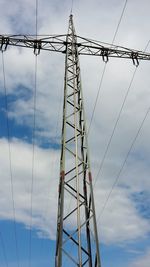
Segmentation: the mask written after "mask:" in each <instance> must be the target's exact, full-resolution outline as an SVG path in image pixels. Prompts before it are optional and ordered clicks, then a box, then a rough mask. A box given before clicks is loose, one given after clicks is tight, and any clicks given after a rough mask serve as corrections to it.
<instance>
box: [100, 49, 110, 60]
mask: <svg viewBox="0 0 150 267" xmlns="http://www.w3.org/2000/svg"><path fill="white" fill-rule="evenodd" d="M101 56H102V59H103V61H104V62H105V63H107V62H108V60H109V58H108V49H106V48H102V50H101Z"/></svg>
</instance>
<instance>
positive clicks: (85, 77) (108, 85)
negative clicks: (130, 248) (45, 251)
mask: <svg viewBox="0 0 150 267" xmlns="http://www.w3.org/2000/svg"><path fill="white" fill-rule="evenodd" d="M110 2H111V3H110ZM123 4H124V1H120V0H113V1H96V0H95V1H90V0H86V1H85V0H84V1H78V0H77V1H74V21H75V26H76V30H77V34H79V35H83V36H87V37H90V38H95V39H98V40H101V41H107V42H110V43H111V41H112V37H113V34H114V32H115V29H116V26H117V23H118V18H119V16H120V13H121V11H122V7H123ZM70 6H71V1H68V0H66V1H63V4H62V1H61V2H60V1H39V12H38V32H39V33H41V34H52V33H66V32H67V27H68V15H69V12H70ZM149 8H150V3H149V1H148V0H146V1H144V4H143V3H142V2H141V1H139V0H138V1H128V4H127V8H126V11H125V14H124V17H123V20H122V22H121V25H120V28H119V32H118V34H117V37H116V41H115V43H117V44H120V45H123V46H127V47H135V48H137V49H140V50H143V49H144V47H145V46H146V44H147V41H148V40H149V36H148V34H147V33H148V32H149ZM143 18H144V19H143ZM0 33H5V34H6V33H14V34H15V33H35V1H30V0H17V1H16V0H14V1H11V3H10V1H8V0H5V1H4V0H2V1H1V3H0ZM148 50H149V48H148ZM4 57H5V70H6V86H7V91H8V94H13V95H15V97H16V100H13V101H12V102H11V103H10V105H9V115H10V116H11V118H13V119H14V120H15V122H16V123H17V124H23V125H27V126H28V127H31V126H32V125H33V121H32V118H33V90H34V74H35V73H34V71H35V56H34V54H33V51H32V50H28V49H18V48H14V47H13V48H9V49H8V50H7V51H6V53H4ZM103 66H104V63H103V62H102V59H100V58H92V57H87V58H86V57H82V58H81V74H82V85H83V92H84V102H85V110H86V114H87V121H88V123H89V121H90V117H91V111H92V109H93V105H94V101H95V97H96V93H97V89H98V87H99V82H100V78H101V74H102V69H103ZM134 69H135V67H134V66H133V64H132V61H123V60H117V59H110V60H109V62H108V64H107V69H106V73H105V77H104V81H103V85H102V88H101V92H100V96H99V100H98V103H97V107H96V112H95V116H94V120H93V124H92V128H91V131H90V134H89V146H90V152H91V153H90V154H91V161H92V169H93V177H95V175H96V173H97V170H98V167H99V164H100V160H101V159H102V157H103V153H104V151H105V148H106V144H107V142H108V139H109V137H110V135H111V132H112V128H113V126H114V123H115V121H116V118H117V115H118V112H119V110H120V107H121V104H122V102H123V99H124V96H125V94H126V91H127V88H128V86H129V83H130V80H131V77H132V74H133V72H134ZM63 76H64V55H56V54H55V53H54V54H53V53H46V52H43V51H41V54H40V56H39V57H38V73H37V111H36V126H37V129H36V137H37V140H38V143H37V146H36V158H35V160H36V163H35V164H36V165H35V167H36V168H35V180H34V194H33V211H34V213H33V225H34V226H35V227H36V229H38V230H39V231H41V232H42V235H44V234H45V235H48V236H50V237H51V238H55V230H56V229H55V227H56V213H57V208H56V207H57V185H58V179H59V159H58V154H59V151H54V150H52V149H45V150H44V149H42V148H39V147H38V145H41V143H42V141H43V139H44V140H45V139H46V140H48V141H50V142H51V143H53V142H58V135H60V131H61V130H60V121H61V114H62V112H61V110H62V94H63V79H64V78H63ZM18 87H22V88H23V92H24V94H25V96H28V97H27V98H25V97H24V95H22V92H20V91H19V90H18ZM149 88H150V76H149V62H143V63H140V66H139V67H138V70H137V74H136V76H135V79H134V83H133V85H132V87H131V90H130V93H129V96H128V98H127V101H126V104H125V106H124V109H123V112H122V115H121V118H120V122H119V123H118V127H117V130H116V133H115V136H114V138H113V140H112V142H111V146H110V149H109V151H108V154H107V157H106V160H105V163H104V166H103V168H102V171H101V177H99V179H100V178H101V179H102V181H99V182H97V184H96V187H95V189H94V191H95V202H96V210H97V217H98V216H99V213H100V210H101V209H102V207H103V203H104V202H105V199H106V196H107V195H108V193H109V191H110V189H111V186H112V184H113V182H114V180H115V177H116V175H117V173H118V170H119V168H120V167H121V164H122V162H123V160H124V158H125V155H126V153H127V151H128V149H129V147H130V145H131V142H132V140H133V138H134V136H135V134H136V132H137V129H138V127H139V125H140V122H141V121H142V119H143V117H144V114H145V113H146V111H147V108H148V107H149V106H150V102H149V99H150V91H149ZM26 90H27V93H26ZM0 92H3V75H2V65H1V63H0ZM26 94H27V95H26ZM57 121H58V127H57ZM58 131H59V133H58ZM56 135H57V136H56ZM149 135H150V129H149V118H147V121H146V122H145V124H144V127H143V129H142V131H141V134H140V135H139V138H138V140H137V142H136V147H135V149H134V153H132V155H131V156H130V157H129V160H128V162H127V165H126V167H125V170H124V171H123V174H122V175H121V177H120V180H119V185H120V187H119V186H118V187H117V188H116V189H115V190H114V192H113V194H112V196H111V199H110V202H108V206H107V207H106V209H105V211H104V214H103V217H102V219H101V223H100V225H99V232H100V239H101V240H102V241H103V242H105V243H107V244H110V243H111V244H112V243H116V242H119V243H122V242H127V241H132V240H135V239H139V238H142V237H144V236H146V235H147V233H148V231H149V224H148V223H149V222H148V220H147V219H146V218H142V215H141V214H140V213H139V212H138V210H137V207H136V203H135V202H134V201H133V199H132V198H131V195H132V194H133V193H137V194H138V193H139V192H140V191H147V192H149V188H150V182H149V172H150V167H149V156H150V148H149V146H148V144H149ZM0 145H1V152H0V164H1V166H2V174H3V175H1V176H0V179H2V181H3V185H4V186H3V188H2V190H1V196H2V197H1V199H0V216H1V218H2V219H12V206H11V191H10V177H9V165H8V152H7V144H6V140H5V139H1V141H0ZM11 147H12V159H13V160H12V167H13V177H14V192H15V205H16V219H17V221H18V222H22V223H24V224H25V225H26V227H29V221H30V212H29V207H30V189H31V188H30V186H31V159H32V147H31V145H29V144H27V143H25V142H24V141H23V140H20V141H19V140H15V139H13V140H12V143H11ZM54 154H55V157H57V161H56V162H55V163H56V166H55V167H51V166H52V162H53V155H54ZM53 163H54V162H53ZM53 165H54V164H53ZM51 168H52V169H53V174H51V173H50V170H51ZM121 186H122V187H121ZM8 200H9V201H8ZM46 203H48V204H46ZM46 205H47V207H46ZM4 207H5V208H4ZM54 207H55V208H54ZM45 210H47V212H46V211H45ZM118 221H119V225H118ZM41 232H40V234H41ZM135 264H136V263H135ZM135 266H136V267H139V266H140V265H135ZM143 266H144V265H143ZM146 266H147V265H145V266H144V267H146Z"/></svg>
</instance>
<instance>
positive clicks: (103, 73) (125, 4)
mask: <svg viewBox="0 0 150 267" xmlns="http://www.w3.org/2000/svg"><path fill="white" fill-rule="evenodd" d="M127 2H128V0H126V1H125V3H124V6H123V10H122V12H121V16H120V19H119V21H118V24H117V28H116V31H115V33H114V37H113V40H112V43H111V45H113V44H114V41H115V39H116V35H117V33H118V31H119V27H120V24H121V21H122V18H123V15H124V12H125V9H126V6H127ZM106 63H107V62H105V65H104V68H103V72H102V77H101V80H100V85H99V88H98V91H97V95H96V99H95V104H94V108H93V111H92V116H91V119H90V124H89V128H88V132H87V135H89V133H90V129H91V125H92V122H93V118H94V115H95V110H96V106H97V101H98V98H99V94H100V91H101V87H102V83H103V79H104V75H105V72H106Z"/></svg>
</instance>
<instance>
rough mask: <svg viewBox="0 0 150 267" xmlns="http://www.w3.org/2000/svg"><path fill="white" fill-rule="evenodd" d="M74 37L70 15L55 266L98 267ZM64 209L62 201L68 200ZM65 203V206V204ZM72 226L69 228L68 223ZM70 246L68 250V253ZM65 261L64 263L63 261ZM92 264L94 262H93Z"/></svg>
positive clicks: (96, 240) (97, 247) (90, 178)
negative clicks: (68, 202) (68, 260)
mask: <svg viewBox="0 0 150 267" xmlns="http://www.w3.org/2000/svg"><path fill="white" fill-rule="evenodd" d="M76 43H77V38H76V35H75V29H74V25H73V19H72V15H70V20H69V30H68V35H67V37H66V44H67V45H66V61H65V84H64V108H63V126H62V144H61V159H60V182H59V197H58V218H57V242H56V264H55V266H56V267H60V266H65V265H63V264H64V262H63V260H62V258H63V256H62V253H63V254H65V256H66V257H67V258H68V259H70V264H69V262H68V265H67V266H72V265H71V262H72V263H75V265H76V266H90V267H92V266H99V267H100V266H101V264H100V255H99V242H98V233H97V225H96V217H95V206H94V197H93V188H92V175H91V170H90V162H89V155H88V144H87V135H86V123H85V114H84V105H83V95H82V85H81V75H80V65H79V56H78V47H77V45H76ZM69 196H70V203H71V204H70V207H69V209H68V210H67V209H66V208H67V206H66V205H65V207H64V203H65V199H69ZM66 204H67V203H66ZM70 223H72V227H69V224H70ZM70 247H71V250H70ZM65 261H66V260H65ZM94 261H95V262H94Z"/></svg>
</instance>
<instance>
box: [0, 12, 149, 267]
mask: <svg viewBox="0 0 150 267" xmlns="http://www.w3.org/2000/svg"><path fill="white" fill-rule="evenodd" d="M9 46H19V47H26V48H32V49H33V51H34V53H35V55H39V54H40V51H41V50H48V51H53V52H60V53H64V54H65V55H66V56H65V57H66V59H65V80H64V106H63V124H62V143H61V159H60V180H59V195H58V216H57V240H56V257H55V267H66V266H79V267H82V266H88V267H100V266H101V262H100V253H99V241H98V233H97V225H96V215H95V206H94V196H93V187H92V174H91V170H90V161H89V154H88V143H87V133H86V123H85V114H84V105H83V94H82V85H81V76H80V65H79V55H92V56H100V57H102V59H103V61H105V62H107V61H108V59H109V58H110V57H114V58H123V59H131V60H132V61H133V64H134V65H136V66H138V64H139V61H140V60H150V54H149V53H145V52H141V51H137V50H135V49H129V48H125V47H120V46H115V45H111V44H106V43H102V42H98V41H94V40H90V39H88V38H83V37H80V36H77V35H76V33H75V29H74V25H73V16H72V15H70V18H69V29H68V34H64V35H51V36H26V35H14V36H12V35H11V36H10V35H0V50H1V51H2V52H4V51H6V49H7V48H8V47H9Z"/></svg>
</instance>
